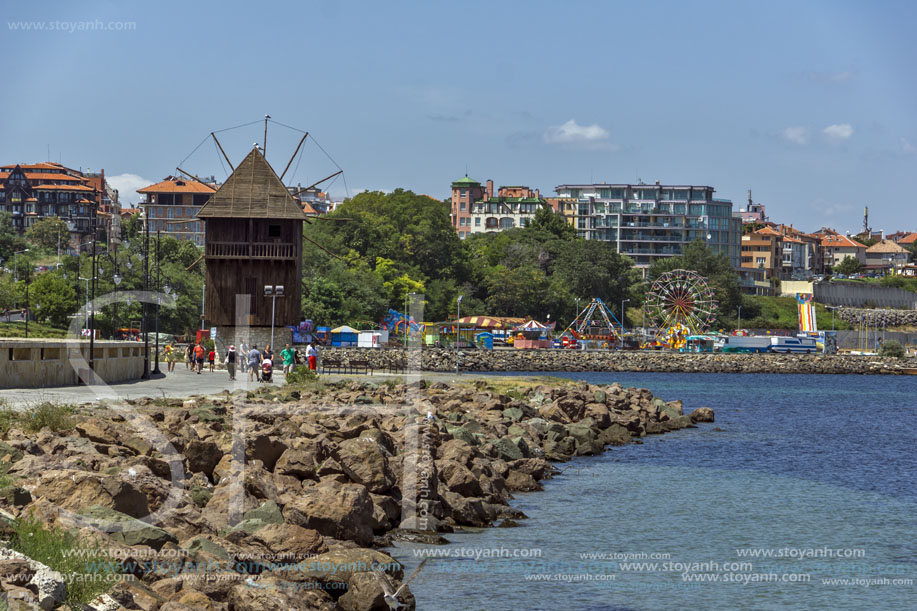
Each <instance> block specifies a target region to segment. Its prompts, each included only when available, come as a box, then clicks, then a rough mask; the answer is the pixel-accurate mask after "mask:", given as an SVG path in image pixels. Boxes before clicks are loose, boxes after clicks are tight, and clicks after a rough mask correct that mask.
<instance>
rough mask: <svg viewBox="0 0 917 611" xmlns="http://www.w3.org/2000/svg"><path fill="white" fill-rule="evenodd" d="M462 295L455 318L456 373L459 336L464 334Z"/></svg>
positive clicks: (456, 370)
mask: <svg viewBox="0 0 917 611" xmlns="http://www.w3.org/2000/svg"><path fill="white" fill-rule="evenodd" d="M462 297H464V295H459V296H458V301H456V308H457V309H458V311H457V312H456V318H455V373H458V371H459V338H460V337H461V336H462V323H461V320H462Z"/></svg>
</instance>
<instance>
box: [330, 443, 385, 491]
mask: <svg viewBox="0 0 917 611" xmlns="http://www.w3.org/2000/svg"><path fill="white" fill-rule="evenodd" d="M333 454H334V457H335V458H336V459H337V461H338V463H339V464H340V465H341V467H342V468H343V469H344V473H345V474H346V475H347V477H349V478H350V479H351V480H352V481H354V482H356V483H358V484H363V485H364V486H366V488H367V489H368V490H369V491H370V492H373V493H375V494H385V493H386V492H388V491H389V490H390V489H391V487H392V485H393V484H394V483H395V476H394V475H393V474H392V471H391V469H390V468H389V465H388V458H387V457H386V452H385V450H384V448H383V447H382V446H381V445H379V444H378V443H376V441H375V440H373V439H372V438H371V437H358V438H355V439H346V440H344V441H342V442H341V443H340V445H338V447H337V449H336V450H335V451H334V452H333Z"/></svg>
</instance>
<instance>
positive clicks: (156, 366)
mask: <svg viewBox="0 0 917 611" xmlns="http://www.w3.org/2000/svg"><path fill="white" fill-rule="evenodd" d="M159 237H160V230H159V229H157V230H156V327H155V328H156V360H155V362H154V365H153V373H155V374H156V375H162V372H161V371H160V370H159V303H160V302H161V301H162V300H161V299H160V297H159V290H160V278H161V276H160V270H161V266H160V264H159Z"/></svg>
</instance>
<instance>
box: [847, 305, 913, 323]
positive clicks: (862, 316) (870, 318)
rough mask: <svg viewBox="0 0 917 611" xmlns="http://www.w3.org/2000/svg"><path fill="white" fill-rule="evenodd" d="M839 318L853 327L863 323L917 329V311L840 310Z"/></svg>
mask: <svg viewBox="0 0 917 611" xmlns="http://www.w3.org/2000/svg"><path fill="white" fill-rule="evenodd" d="M834 313H835V314H836V315H837V317H838V318H840V319H841V320H843V321H845V322H848V323H850V324H851V325H858V324H861V323H862V322H863V321H866V322H868V323H869V325H870V326H874V325H878V326H879V327H917V310H873V309H865V308H838V309H837V310H835V311H834Z"/></svg>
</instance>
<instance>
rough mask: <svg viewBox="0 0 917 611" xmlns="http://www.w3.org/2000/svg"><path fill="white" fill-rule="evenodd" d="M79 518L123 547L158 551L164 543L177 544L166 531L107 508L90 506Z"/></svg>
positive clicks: (172, 536) (173, 537)
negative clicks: (139, 546)
mask: <svg viewBox="0 0 917 611" xmlns="http://www.w3.org/2000/svg"><path fill="white" fill-rule="evenodd" d="M81 516H82V518H83V520H82V521H84V522H85V523H87V524H88V525H90V526H92V527H94V528H97V529H99V530H101V531H103V532H107V533H108V536H109V537H111V538H112V539H114V540H115V541H120V542H121V543H124V544H125V545H131V546H133V545H146V546H149V547H151V548H153V549H155V550H159V549H162V546H163V545H165V544H166V543H170V542H171V543H177V542H178V540H177V539H176V538H175V536H174V535H172V534H171V533H169V532H168V531H166V530H163V529H162V528H159V527H158V526H153V525H152V524H148V523H146V522H141V521H140V520H137V519H135V518H132V517H131V516H129V515H126V514H124V513H121V512H119V511H115V510H114V509H110V508H108V507H102V506H99V505H95V506H91V507H88V508H86V509H85V510H84V511H83V512H82V514H81Z"/></svg>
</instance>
